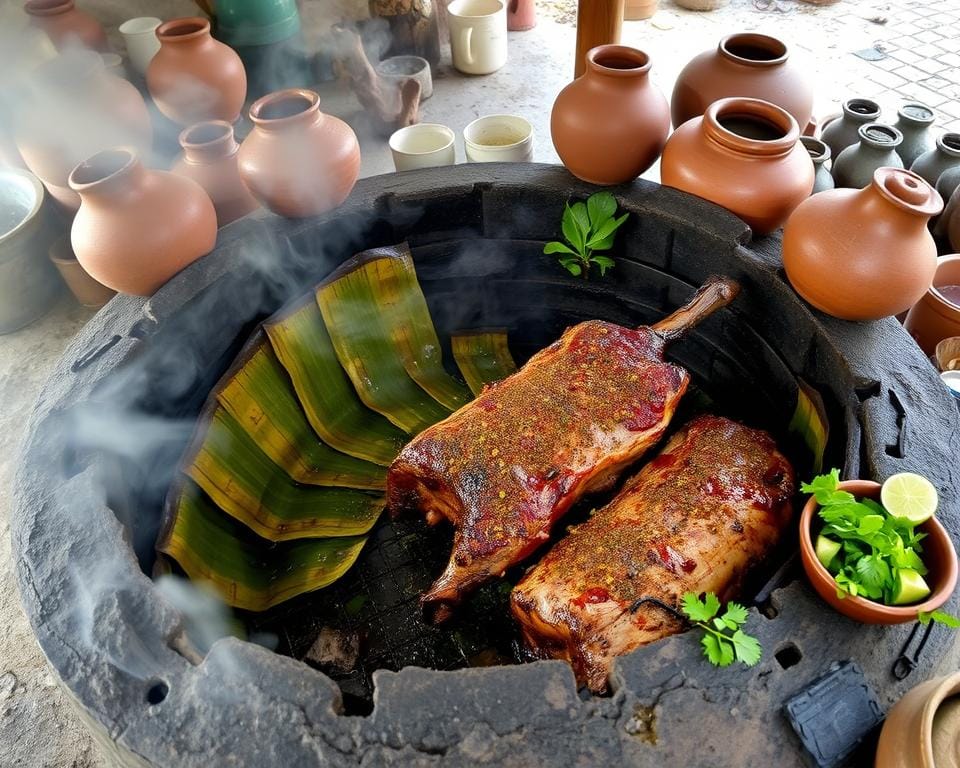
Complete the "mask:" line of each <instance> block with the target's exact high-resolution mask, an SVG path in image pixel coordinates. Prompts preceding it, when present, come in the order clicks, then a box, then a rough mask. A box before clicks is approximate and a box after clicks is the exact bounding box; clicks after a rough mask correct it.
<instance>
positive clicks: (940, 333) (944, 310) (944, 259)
mask: <svg viewBox="0 0 960 768" xmlns="http://www.w3.org/2000/svg"><path fill="white" fill-rule="evenodd" d="M941 285H960V255H958V254H951V255H948V256H941V257H940V258H939V259H937V263H936V267H935V268H934V274H933V276H932V279H931V281H930V282H928V283H927V288H926V290H925V291H924V293H923V294H922V295H921V297H920V300H919V301H917V302H916V304H914V305H913V307H912V308H911V310H910V313H909V314H908V315H907V319H906V321H905V322H904V328H906V330H907V333H909V334H910V335H911V336H913V338H914V339H915V340H916V342H917V344H918V345H919V346H920V349H922V350H923V351H924V352H926V353H927V354H928V355H932V354H933V353H934V351H935V350H936V348H937V344H938V343H939V342H941V341H942V340H943V339H948V338H950V337H951V336H960V307H958V306H957V305H956V304H953V303H952V302H949V301H947V300H946V298H944V296H943V295H942V294H941V293H940V292H939V291H938V290H937V287H938V286H941Z"/></svg>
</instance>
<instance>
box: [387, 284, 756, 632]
mask: <svg viewBox="0 0 960 768" xmlns="http://www.w3.org/2000/svg"><path fill="white" fill-rule="evenodd" d="M736 292H737V287H736V284H734V283H731V282H729V281H725V280H719V279H716V280H714V281H712V282H710V283H708V284H707V285H706V286H704V287H703V288H701V289H700V291H699V292H698V293H697V295H696V296H695V297H694V299H693V300H692V301H691V302H690V304H688V305H687V306H686V307H684V308H682V309H680V310H678V311H677V312H676V313H674V314H673V315H671V316H670V317H669V318H667V319H666V320H663V321H661V322H660V323H658V324H656V325H654V326H653V327H649V328H648V327H643V328H637V329H630V328H623V327H621V326H618V325H613V324H612V323H605V322H600V321H589V322H585V323H581V324H579V325H577V326H574V327H572V328H570V329H568V330H567V331H566V332H565V333H564V334H563V336H562V337H561V338H560V340H559V341H557V342H555V343H554V344H552V345H551V346H549V347H547V348H546V349H544V350H542V351H541V352H539V353H537V354H536V355H534V356H533V357H532V358H531V359H530V360H529V361H528V362H527V364H526V365H525V366H524V367H523V368H522V369H521V370H520V371H518V372H517V373H515V374H513V375H512V376H510V377H508V378H506V379H504V380H503V381H501V382H499V383H497V384H494V385H492V386H490V387H489V388H487V389H486V390H484V392H483V393H482V394H481V395H480V396H479V397H478V398H477V399H476V400H474V401H473V402H472V403H470V404H469V405H466V406H464V407H463V408H461V409H460V410H459V411H457V412H456V413H454V414H453V415H451V416H450V417H449V418H447V419H445V420H444V421H442V422H440V423H439V424H436V425H434V426H432V427H430V428H428V429H426V430H424V431H423V432H422V433H420V435H419V436H417V437H416V438H415V439H414V440H413V441H412V442H411V443H409V444H408V445H407V447H406V448H404V449H403V451H402V452H401V453H400V455H399V456H398V457H397V459H396V460H395V461H394V462H393V464H392V466H391V467H390V470H389V473H388V476H387V496H388V502H389V504H390V508H391V510H392V511H393V512H394V514H396V513H397V512H399V511H400V510H401V509H404V508H407V509H410V508H414V509H419V510H421V511H422V512H423V513H424V514H425V515H426V518H427V521H428V522H429V523H431V524H435V523H438V522H439V521H441V520H442V519H444V518H445V519H447V520H449V521H450V522H451V523H453V525H454V529H455V531H454V541H453V552H452V554H451V557H450V562H449V564H448V565H447V568H446V570H445V571H444V572H443V574H442V575H441V576H440V578H439V579H438V580H437V581H436V582H435V583H434V584H433V586H432V587H431V589H430V590H429V591H428V592H427V593H426V594H425V595H424V596H423V597H422V601H423V603H424V605H425V607H426V608H428V609H429V610H430V612H432V615H433V619H434V620H435V621H441V620H443V619H444V618H446V617H447V616H448V615H449V613H450V609H451V607H452V606H454V605H456V604H457V603H459V602H460V601H461V600H462V599H463V597H464V596H465V595H466V594H467V593H468V592H470V591H472V590H473V589H475V588H476V587H478V586H479V585H481V584H483V583H484V582H486V581H489V580H490V579H493V578H496V577H499V576H501V575H502V574H503V572H504V571H505V570H506V569H507V568H508V567H510V566H511V565H513V564H515V563H519V562H521V561H522V560H523V559H524V558H526V557H528V556H529V555H530V553H531V552H533V551H534V550H535V549H536V548H537V547H539V546H540V545H541V544H543V542H544V541H546V540H547V538H548V536H549V533H550V527H551V526H552V525H553V523H554V522H555V521H556V520H557V519H558V518H560V517H561V516H562V515H563V514H564V513H565V512H566V511H567V510H568V509H569V508H570V506H571V505H572V504H573V503H574V502H576V501H577V499H579V498H580V497H581V496H582V495H583V494H584V493H587V492H589V491H594V490H598V489H601V488H604V487H608V486H609V485H610V484H611V483H613V482H614V481H615V480H616V478H617V476H618V475H619V474H620V472H621V471H622V470H623V469H624V468H625V467H626V466H628V465H629V464H631V463H632V462H633V461H635V460H636V459H637V458H638V457H639V456H641V455H642V454H643V453H644V452H645V451H646V450H647V449H648V448H650V447H651V446H652V445H654V444H655V443H656V442H657V441H658V440H659V439H660V437H661V436H662V435H663V433H664V430H666V428H667V425H668V424H669V423H670V419H671V417H672V416H673V412H674V410H675V408H676V406H677V403H678V401H679V400H680V398H681V396H682V395H683V393H684V391H685V390H686V388H687V382H688V378H689V377H688V374H687V372H686V371H685V370H683V369H682V368H680V367H679V366H676V365H672V364H670V363H667V362H665V361H664V359H663V352H664V347H665V345H666V343H667V342H668V341H670V340H672V339H674V338H677V337H679V336H680V335H681V334H682V333H683V332H685V331H686V330H687V329H688V328H690V327H691V326H692V325H694V324H695V323H696V322H698V321H699V320H700V319H702V318H703V317H705V316H706V315H708V314H710V313H711V312H713V311H714V310H715V309H717V308H718V307H720V306H723V305H725V304H727V303H729V302H730V301H731V300H732V299H733V297H734V296H735V295H736Z"/></svg>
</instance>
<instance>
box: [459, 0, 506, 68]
mask: <svg viewBox="0 0 960 768" xmlns="http://www.w3.org/2000/svg"><path fill="white" fill-rule="evenodd" d="M447 27H449V29H450V53H451V55H452V57H453V66H455V67H456V68H457V69H459V70H460V71H461V72H464V73H466V74H468V75H489V74H490V73H491V72H496V71H497V70H498V69H500V67H502V66H503V65H504V64H506V63H507V6H506V4H505V3H503V2H501V0H453V2H452V3H450V5H448V6H447Z"/></svg>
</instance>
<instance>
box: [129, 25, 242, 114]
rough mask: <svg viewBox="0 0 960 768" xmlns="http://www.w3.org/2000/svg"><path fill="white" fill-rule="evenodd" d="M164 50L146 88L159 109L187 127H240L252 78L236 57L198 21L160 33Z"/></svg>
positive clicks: (152, 64) (163, 27) (160, 29)
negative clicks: (222, 122)
mask: <svg viewBox="0 0 960 768" xmlns="http://www.w3.org/2000/svg"><path fill="white" fill-rule="evenodd" d="M157 39H158V40H160V50H159V51H157V54H156V56H154V57H153V58H152V59H151V60H150V64H149V65H148V66H147V88H148V90H149V91H150V95H151V96H152V97H153V100H154V101H155V102H156V104H157V109H159V110H160V111H161V112H162V113H163V114H164V115H165V116H166V117H168V118H170V119H171V120H173V122H175V123H179V124H180V125H182V126H184V127H186V126H190V125H193V124H195V123H200V122H203V121H205V120H226V121H227V122H228V123H231V124H232V123H235V122H236V121H237V119H238V118H239V117H240V110H241V109H242V108H243V101H244V99H245V98H246V96H247V73H246V71H245V70H244V68H243V62H242V61H240V57H239V56H238V55H237V54H236V52H235V51H234V50H233V49H232V48H230V47H229V46H227V45H224V44H223V43H221V42H219V41H217V40H214V39H213V38H212V37H211V36H210V22H209V21H208V20H207V19H203V18H200V17H199V16H194V17H188V18H183V19H174V20H173V21H168V22H166V23H165V24H161V25H160V26H159V27H157Z"/></svg>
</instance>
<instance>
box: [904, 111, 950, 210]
mask: <svg viewBox="0 0 960 768" xmlns="http://www.w3.org/2000/svg"><path fill="white" fill-rule="evenodd" d="M935 119H936V114H935V113H934V111H933V110H932V109H930V107H928V106H927V105H926V104H921V103H920V102H918V101H911V102H908V103H907V104H904V105H903V106H902V107H900V109H898V110H897V122H896V123H894V126H893V127H894V128H896V129H897V130H898V131H900V133H901V134H903V141H902V142H900V146H899V147H897V154H898V155H900V159H901V160H902V161H903V167H904V168H909V167H910V166H911V165H913V163H914V161H915V160H916V159H917V158H918V157H920V155H922V154H924V153H925V152H929V151H930V150H931V149H933V148H934V146H935V145H936V144H935V140H934V138H933V135H932V133H931V131H930V129H931V127H932V126H933V121H934V120H935ZM944 199H946V198H944Z"/></svg>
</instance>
